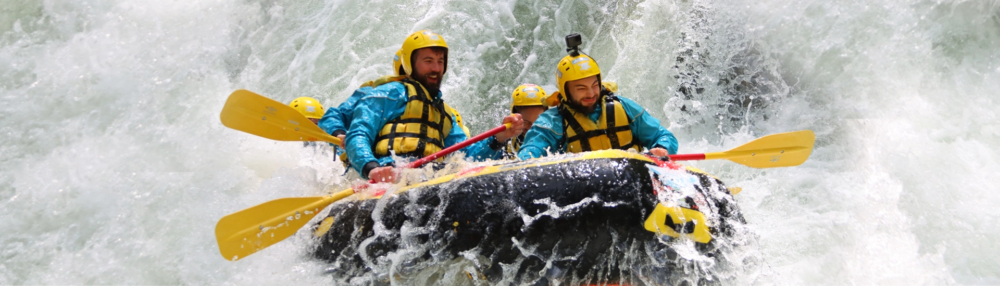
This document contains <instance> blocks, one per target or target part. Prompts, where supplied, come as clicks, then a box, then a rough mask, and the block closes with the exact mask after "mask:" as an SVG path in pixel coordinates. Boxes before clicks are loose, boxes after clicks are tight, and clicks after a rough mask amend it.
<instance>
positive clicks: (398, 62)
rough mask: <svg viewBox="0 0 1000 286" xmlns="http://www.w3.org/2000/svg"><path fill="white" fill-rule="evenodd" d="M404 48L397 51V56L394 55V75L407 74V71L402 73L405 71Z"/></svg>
mask: <svg viewBox="0 0 1000 286" xmlns="http://www.w3.org/2000/svg"><path fill="white" fill-rule="evenodd" d="M402 57H403V49H399V50H397V51H396V56H394V57H392V74H394V75H406V74H405V73H402V74H401V73H400V72H402V71H403V60H402V59H401V58H402Z"/></svg>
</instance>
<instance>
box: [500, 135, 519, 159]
mask: <svg viewBox="0 0 1000 286" xmlns="http://www.w3.org/2000/svg"><path fill="white" fill-rule="evenodd" d="M522 142H524V133H521V135H517V136H514V138H510V141H509V142H507V149H506V150H504V151H505V152H504V157H506V158H516V157H517V152H518V151H520V150H521V143H522Z"/></svg>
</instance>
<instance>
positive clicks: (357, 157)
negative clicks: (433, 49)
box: [324, 82, 502, 177]
mask: <svg viewBox="0 0 1000 286" xmlns="http://www.w3.org/2000/svg"><path fill="white" fill-rule="evenodd" d="M358 92H361V93H364V95H363V96H362V97H361V99H360V100H359V101H358V102H357V104H355V105H354V112H353V117H352V119H351V120H350V121H351V123H350V127H349V128H348V131H347V138H346V140H347V143H346V144H347V158H348V160H349V161H350V162H351V166H352V167H354V169H355V170H356V171H358V174H362V175H367V174H365V173H364V166H365V164H368V163H369V162H376V163H378V165H379V166H388V165H390V164H395V162H394V160H393V159H392V157H391V156H385V157H381V158H378V157H376V155H375V152H374V151H373V148H372V147H373V145H374V144H375V138H376V137H377V136H378V132H379V130H381V129H382V126H384V125H385V124H386V122H389V121H392V120H396V119H398V118H399V117H401V116H403V111H404V109H405V108H406V100H407V99H408V97H407V94H406V86H404V85H403V84H402V83H399V82H391V83H387V84H383V85H380V86H378V87H375V88H374V89H371V90H364V89H363V88H362V89H358V91H357V92H355V93H358ZM432 96H433V97H434V98H435V100H441V93H440V92H438V93H437V94H436V95H432ZM352 97H353V95H352ZM324 117H326V116H324ZM467 138H468V137H466V136H465V132H463V131H462V127H461V126H459V124H458V121H457V120H455V119H454V118H452V127H451V133H449V134H448V136H447V137H445V139H444V146H445V148H447V147H449V146H452V145H455V144H458V143H460V142H462V141H465V140H466V139H467ZM493 142H496V137H490V138H489V139H487V140H483V141H479V142H476V143H474V144H472V145H469V146H467V147H465V148H463V149H462V150H460V151H463V152H465V155H466V157H467V158H470V159H472V160H476V161H482V160H486V159H497V158H500V157H501V156H502V153H501V152H500V150H499V149H498V150H493V149H491V148H490V147H489V145H490V143H493ZM495 145H499V144H495ZM365 177H367V176H365Z"/></svg>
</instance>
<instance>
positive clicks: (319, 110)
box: [288, 96, 325, 119]
mask: <svg viewBox="0 0 1000 286" xmlns="http://www.w3.org/2000/svg"><path fill="white" fill-rule="evenodd" d="M288 106H291V107H292V108H295V110H298V111H299V113H302V115H305V116H306V118H316V119H319V118H323V112H324V111H325V110H323V105H322V104H320V103H319V101H318V100H316V99H315V98H312V97H305V96H303V97H299V98H296V99H295V100H292V103H289V104H288Z"/></svg>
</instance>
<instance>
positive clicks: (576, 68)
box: [517, 35, 677, 160]
mask: <svg viewBox="0 0 1000 286" xmlns="http://www.w3.org/2000/svg"><path fill="white" fill-rule="evenodd" d="M574 36H575V37H576V39H577V40H576V45H573V44H570V47H569V51H570V55H568V56H566V57H564V58H562V60H561V61H559V65H558V66H557V67H556V83H557V87H558V88H559V91H557V92H555V93H553V94H552V95H550V96H549V97H548V98H546V100H545V101H546V104H548V105H550V106H551V105H556V104H558V105H559V106H558V107H557V108H552V109H549V110H547V111H545V112H544V113H542V115H541V116H539V117H538V119H537V120H536V121H535V123H534V124H533V125H532V127H531V129H530V130H529V131H528V133H527V134H526V135H525V138H524V143H523V144H521V149H520V150H519V151H518V154H517V156H518V158H520V159H522V160H525V159H530V158H537V157H541V156H545V155H546V154H547V153H548V152H551V153H562V152H569V153H578V152H586V151H596V150H606V149H622V150H629V149H632V150H636V151H642V148H646V149H649V152H650V153H652V154H653V155H655V156H658V157H664V156H667V155H669V154H676V153H677V138H674V134H673V133H671V132H670V131H668V130H667V129H666V128H664V127H663V126H660V121H659V120H657V119H656V118H655V117H653V116H652V115H650V114H649V112H646V110H645V109H644V108H642V106H639V104H637V103H635V102H634V101H632V100H629V99H627V98H624V97H620V96H617V95H615V94H614V93H612V92H611V91H609V90H607V89H606V88H603V87H602V85H601V70H600V68H599V67H598V66H597V62H595V61H594V60H593V59H592V58H590V57H589V56H587V55H585V54H582V53H580V52H579V48H578V47H577V46H578V45H579V35H570V36H568V37H567V43H568V44H569V43H571V40H570V39H571V37H574Z"/></svg>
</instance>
